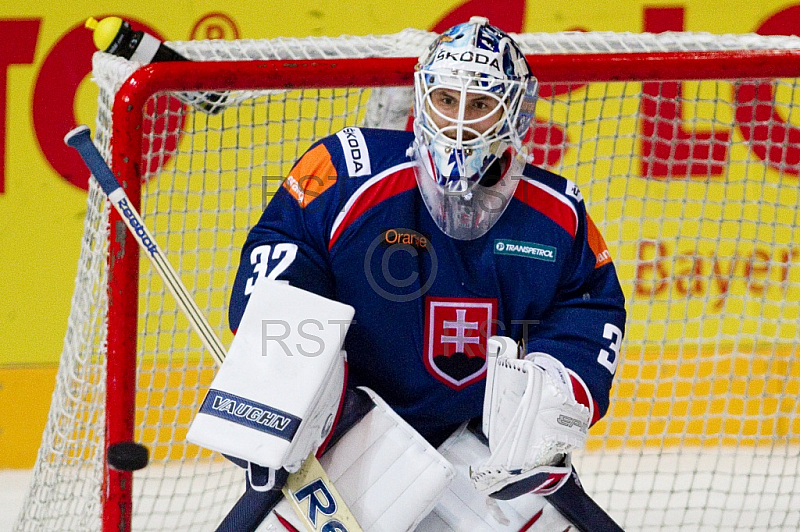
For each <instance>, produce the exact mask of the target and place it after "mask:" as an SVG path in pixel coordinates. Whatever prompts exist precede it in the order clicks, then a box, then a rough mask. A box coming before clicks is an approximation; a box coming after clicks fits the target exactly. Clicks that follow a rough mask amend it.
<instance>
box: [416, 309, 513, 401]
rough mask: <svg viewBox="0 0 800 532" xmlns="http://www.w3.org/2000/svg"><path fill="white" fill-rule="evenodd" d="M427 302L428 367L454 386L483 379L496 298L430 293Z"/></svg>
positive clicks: (425, 354)
mask: <svg viewBox="0 0 800 532" xmlns="http://www.w3.org/2000/svg"><path fill="white" fill-rule="evenodd" d="M425 303H426V308H425V349H424V352H423V356H424V358H425V367H426V368H427V369H428V371H429V372H430V373H431V375H433V376H434V377H436V379H438V380H439V381H441V382H442V383H444V384H446V385H447V386H449V387H450V388H453V389H454V390H461V389H463V388H466V387H467V386H469V385H470V384H472V383H474V382H476V381H478V380H480V379H482V378H483V377H484V375H485V374H486V349H487V342H488V339H489V337H491V336H492V334H494V325H495V322H496V319H497V300H496V299H474V298H440V297H427V298H426V300H425Z"/></svg>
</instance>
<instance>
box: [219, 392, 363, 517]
mask: <svg viewBox="0 0 800 532" xmlns="http://www.w3.org/2000/svg"><path fill="white" fill-rule="evenodd" d="M374 407H375V403H374V402H373V401H372V400H371V399H370V398H369V396H368V395H367V394H366V393H365V392H363V391H360V390H353V389H349V388H348V389H347V391H346V392H345V396H344V405H343V407H342V413H341V416H340V418H339V421H338V423H337V424H336V426H334V428H333V430H332V432H331V436H330V438H329V439H328V442H327V445H326V447H325V450H327V449H330V448H331V447H333V445H334V444H335V443H336V442H337V441H339V439H340V438H341V437H342V436H344V434H346V433H347V431H348V430H350V428H352V427H353V426H354V425H355V424H356V423H358V422H359V421H361V419H363V418H364V416H366V415H367V414H368V413H369V411H370V410H372V409H373V408H374ZM225 457H226V458H228V459H229V460H230V461H232V462H233V463H235V464H236V465H238V466H239V467H242V468H244V469H246V470H247V485H246V487H245V492H244V494H243V495H242V496H241V497H240V498H239V500H238V501H237V502H236V504H235V505H234V506H233V508H231V510H230V512H228V515H226V516H225V518H224V519H223V520H222V522H221V523H220V524H219V526H218V527H217V529H216V532H253V531H254V530H256V529H257V528H258V526H259V525H260V524H261V522H262V521H263V520H264V518H265V517H266V516H267V514H269V512H271V511H272V509H273V508H275V506H276V505H277V504H278V503H279V502H280V500H281V498H283V493H282V492H281V488H282V487H283V485H284V484H285V483H286V479H287V478H288V476H289V472H288V471H286V470H285V469H279V470H277V471H275V470H272V469H269V468H266V467H262V466H259V465H257V464H251V463H249V462H246V461H244V460H240V459H238V458H234V457H231V456H227V455H226V456H225ZM270 482H271V483H272V485H271V487H266V486H268V485H269V484H270Z"/></svg>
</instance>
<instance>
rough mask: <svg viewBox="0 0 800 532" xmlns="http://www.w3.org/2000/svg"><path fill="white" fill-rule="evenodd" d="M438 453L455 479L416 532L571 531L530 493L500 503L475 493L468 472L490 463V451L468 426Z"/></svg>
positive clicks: (539, 499) (562, 520)
mask: <svg viewBox="0 0 800 532" xmlns="http://www.w3.org/2000/svg"><path fill="white" fill-rule="evenodd" d="M439 452H440V453H442V456H444V457H445V458H446V459H447V460H449V461H450V462H451V463H452V464H453V466H454V467H455V470H456V477H455V479H453V482H452V483H451V484H450V487H449V488H448V489H447V491H446V492H445V494H444V495H443V496H442V498H441V499H439V502H438V504H437V505H436V506H435V507H434V509H433V511H431V513H430V514H428V516H427V517H425V519H424V520H423V521H422V522H421V523H420V524H419V526H418V527H417V531H416V532H463V531H465V530H480V531H481V532H489V531H491V532H517V531H519V530H527V531H528V532H538V531H540V532H553V531H561V530H566V529H567V528H569V526H570V522H569V521H568V520H567V519H566V518H564V517H563V516H562V515H561V514H560V513H559V512H558V511H557V510H556V509H555V508H553V507H552V506H551V505H550V504H548V503H547V501H546V500H545V498H544V497H541V496H539V495H535V494H533V493H527V494H525V495H522V496H520V497H518V498H515V499H514V500H508V501H506V500H499V501H498V500H495V499H493V498H490V497H487V496H486V494H484V493H481V492H479V491H478V490H476V489H475V487H474V486H473V485H472V481H471V480H470V477H469V471H470V469H471V468H473V467H475V466H477V465H478V464H481V463H483V462H485V461H486V460H488V459H489V448H488V447H487V446H486V444H485V443H484V442H483V441H482V440H481V439H479V438H478V437H477V436H476V435H475V434H474V433H473V432H472V431H471V430H469V429H467V427H466V425H464V426H463V427H461V428H460V429H459V430H458V431H456V432H455V433H454V434H453V435H452V436H450V438H448V439H447V440H446V441H445V442H444V443H443V444H442V445H440V446H439Z"/></svg>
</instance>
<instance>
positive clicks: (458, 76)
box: [413, 17, 538, 240]
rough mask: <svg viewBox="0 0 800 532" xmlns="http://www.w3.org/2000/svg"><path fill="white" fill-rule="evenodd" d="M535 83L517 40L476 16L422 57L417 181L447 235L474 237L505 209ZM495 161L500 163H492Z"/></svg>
mask: <svg viewBox="0 0 800 532" xmlns="http://www.w3.org/2000/svg"><path fill="white" fill-rule="evenodd" d="M537 89H538V83H537V81H536V78H534V77H533V76H532V75H531V72H530V68H529V67H528V63H527V61H526V60H525V56H524V55H523V53H522V51H521V50H520V49H519V47H518V46H517V44H516V43H515V42H514V41H513V40H512V39H511V37H509V36H508V35H507V34H505V33H504V32H503V31H502V30H499V29H498V28H495V27H494V26H491V25H490V24H489V23H488V21H487V20H486V19H485V18H482V17H472V18H471V19H470V21H469V22H467V23H464V24H459V25H457V26H454V27H453V28H451V29H449V30H447V31H446V32H445V33H443V34H442V35H441V36H440V37H439V38H438V39H437V40H436V41H435V42H434V43H433V44H432V45H431V47H430V48H429V50H428V51H427V52H426V53H425V54H424V55H423V56H422V57H421V58H420V61H419V64H418V65H417V70H416V72H415V74H414V92H415V98H414V115H415V118H414V134H415V137H416V139H415V142H414V145H413V150H414V152H415V155H416V157H417V159H418V161H419V163H420V164H418V168H417V181H418V184H419V188H420V191H421V192H422V196H423V199H424V201H425V205H426V207H427V208H428V211H429V212H430V213H431V216H432V217H433V219H434V221H435V222H436V224H437V225H438V226H439V228H440V229H441V230H442V231H443V232H444V233H445V234H447V235H448V236H450V237H452V238H455V239H459V240H472V239H475V238H479V237H480V236H483V235H484V234H486V232H487V231H488V230H489V229H491V227H492V226H493V225H494V223H496V221H497V219H499V217H500V215H501V214H502V212H503V211H504V210H505V206H507V204H508V201H509V200H510V199H511V196H512V195H513V194H514V190H515V189H516V183H517V181H516V180H515V179H513V174H511V173H510V172H509V169H510V168H509V167H510V163H511V161H512V160H513V159H516V158H517V156H519V155H522V156H524V152H523V141H524V139H525V136H526V134H527V133H528V130H529V129H530V127H531V123H532V121H533V118H534V109H535V106H536V93H537ZM500 159H502V162H503V164H502V165H499V166H498V165H495V163H496V162H497V161H498V160H500ZM493 165H494V166H493ZM517 175H519V174H517ZM510 181H513V183H511V182H510ZM487 208H488V212H485V211H487Z"/></svg>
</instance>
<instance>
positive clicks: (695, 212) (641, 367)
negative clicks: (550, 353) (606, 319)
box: [16, 30, 800, 532]
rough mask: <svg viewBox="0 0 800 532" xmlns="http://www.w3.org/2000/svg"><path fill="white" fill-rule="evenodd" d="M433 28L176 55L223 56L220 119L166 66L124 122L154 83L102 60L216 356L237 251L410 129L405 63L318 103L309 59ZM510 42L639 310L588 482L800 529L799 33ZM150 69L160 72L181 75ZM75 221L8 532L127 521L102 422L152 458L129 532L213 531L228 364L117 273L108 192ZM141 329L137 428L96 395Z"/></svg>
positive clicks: (643, 508)
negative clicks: (286, 180) (313, 157)
mask: <svg viewBox="0 0 800 532" xmlns="http://www.w3.org/2000/svg"><path fill="white" fill-rule="evenodd" d="M433 37H434V36H433V35H432V34H429V33H426V32H421V31H416V30H406V31H404V32H401V33H399V34H395V35H387V36H370V37H341V38H309V39H275V40H269V41H260V40H246V41H197V42H184V43H173V45H174V46H175V47H176V48H177V49H179V51H181V52H182V53H184V54H185V55H186V56H187V57H190V58H191V59H193V60H196V61H214V62H221V63H220V67H219V71H218V73H217V76H216V78H217V79H218V80H219V85H218V86H216V87H211V88H217V89H222V88H224V89H226V90H225V91H224V100H223V105H224V107H225V108H224V110H223V111H221V112H219V113H217V114H213V115H209V114H207V113H204V112H201V111H198V110H196V109H197V106H200V105H203V100H202V98H204V97H209V95H210V99H209V100H208V101H207V102H206V103H207V104H209V105H214V104H219V103H220V99H219V94H220V92H216V93H215V92H213V91H211V92H209V91H208V90H205V89H208V88H209V86H208V85H203V83H207V82H204V81H202V80H201V79H200V77H201V75H202V73H201V72H200V71H201V70H202V69H200V68H199V67H198V68H197V70H198V73H197V77H195V76H193V75H190V73H187V71H186V70H185V69H184V70H180V71H179V70H175V72H179V73H178V74H175V75H174V76H173V79H172V81H170V83H169V84H168V85H169V90H161V89H159V90H158V91H157V92H156V94H155V95H152V96H151V95H150V94H145V96H144V97H142V100H141V101H142V102H143V105H142V107H141V108H136V107H135V106H132V107H133V111H130V113H132V114H133V115H135V116H134V117H133V119H132V122H131V121H129V120H128V118H126V119H122V118H120V114H122V112H121V111H120V112H115V113H113V114H112V109H117V110H119V109H120V107H114V98H115V95H116V94H117V93H118V92H119V91H120V90H123V92H125V94H126V95H130V94H132V92H131V91H132V89H131V86H130V83H127V84H125V83H124V82H125V80H126V79H127V78H128V77H129V76H131V75H132V74H133V75H134V79H137V76H141V78H140V79H143V80H145V81H146V80H149V79H152V77H153V76H155V74H153V76H151V74H152V72H151V71H147V70H146V69H145V70H138V71H137V68H138V67H139V66H140V65H136V64H132V63H129V62H127V61H124V60H121V59H119V58H116V57H112V56H108V55H106V54H97V55H96V56H95V59H94V71H93V76H94V78H95V80H96V81H97V83H98V85H99V86H100V98H99V109H98V116H97V122H96V133H95V135H96V141H97V143H98V145H99V146H100V148H101V151H102V152H103V154H104V156H106V157H107V159H108V160H109V161H110V163H111V165H112V168H114V169H115V170H117V171H118V172H119V173H121V174H124V175H121V176H120V177H121V178H123V179H128V180H129V190H128V192H129V194H131V193H132V192H131V190H132V188H136V184H137V183H139V182H140V181H141V183H142V184H141V211H142V213H143V216H144V218H145V220H146V222H147V223H148V225H149V227H150V229H151V231H152V232H153V234H154V235H155V237H156V238H157V239H158V241H159V244H160V245H161V247H162V248H163V249H164V250H165V251H166V253H167V254H168V257H169V260H170V261H171V263H172V264H173V265H174V266H175V268H176V270H177V271H178V272H179V274H180V275H181V277H182V279H183V282H184V283H185V284H186V285H187V287H189V289H190V290H191V291H192V292H193V293H194V296H195V298H196V300H197V302H198V304H199V306H200V307H201V308H202V309H203V310H204V311H205V312H206V314H207V316H208V317H209V321H210V322H211V324H212V326H214V327H215V328H216V330H217V332H218V334H219V335H220V336H221V337H222V338H223V342H224V343H226V344H228V343H229V342H230V339H231V335H230V332H229V331H228V330H227V326H226V323H227V319H226V316H227V301H228V297H229V294H230V288H231V283H232V281H233V276H234V274H235V271H236V266H237V264H238V261H239V251H240V249H241V245H242V244H243V242H244V238H245V236H246V234H247V231H248V229H249V228H250V227H251V226H252V225H253V224H254V223H255V221H256V220H257V218H258V216H259V215H260V213H261V211H262V209H263V207H264V205H266V203H267V202H268V201H269V198H270V197H271V195H272V193H274V191H275V189H276V188H277V187H278V186H279V185H280V183H281V180H282V179H283V177H284V176H285V175H286V174H287V172H288V170H289V169H290V167H291V165H292V164H293V163H294V161H295V160H296V159H297V158H298V157H299V156H300V155H301V154H302V153H303V151H304V150H305V149H306V148H307V147H308V146H309V145H310V144H311V143H312V142H313V141H314V140H316V139H318V138H320V137H322V136H325V135H329V134H333V133H335V132H336V131H338V130H339V129H341V128H343V127H345V126H349V125H354V124H358V125H365V126H371V127H393V128H404V127H406V123H407V116H408V115H407V111H408V110H409V107H410V102H411V98H410V92H409V90H410V89H408V88H402V87H401V88H386V87H385V88H382V89H380V90H379V89H371V88H370V87H371V86H373V85H375V84H379V85H384V86H385V85H392V83H393V82H392V81H391V80H392V79H401V78H402V75H400V76H395V74H392V68H394V67H396V66H397V65H398V64H399V65H400V66H403V65H408V66H409V67H410V66H411V65H413V61H411V62H405V63H403V62H401V63H392V65H393V67H392V68H390V67H388V66H387V67H386V68H381V63H371V66H369V67H363V68H361V67H358V68H355V69H354V72H355V73H354V74H353V75H352V76H350V77H347V80H348V81H347V83H346V84H343V85H341V86H338V87H334V86H331V85H329V84H326V85H325V87H324V88H303V87H304V86H308V85H305V84H307V83H311V84H312V86H315V87H319V84H318V82H319V80H324V79H328V77H329V76H333V74H331V72H332V71H331V70H328V68H329V67H330V65H328V64H323V63H322V62H320V63H319V65H318V66H317V68H320V69H321V70H318V71H316V74H314V70H313V68H314V67H313V65H311V66H310V65H309V64H310V63H314V60H316V59H342V58H361V57H370V58H383V59H382V60H384V61H387V63H385V64H386V65H388V64H389V58H411V57H417V56H419V55H420V54H421V53H422V51H423V49H424V47H425V46H427V45H428V43H429V42H430V41H431V40H432V39H433ZM518 37H519V41H520V43H521V45H522V47H523V50H524V51H525V53H526V54H529V60H530V62H531V66H532V69H533V71H534V73H535V74H537V75H538V76H539V77H540V78H541V79H542V81H543V85H542V94H541V98H540V101H539V103H538V106H537V125H536V127H535V129H534V131H535V133H534V135H533V138H532V139H531V153H532V155H533V157H534V160H535V161H536V163H537V164H541V165H543V166H545V167H547V168H549V169H551V170H553V171H555V172H558V173H561V174H562V175H564V176H565V177H568V178H569V179H572V180H573V181H575V182H576V183H577V184H578V185H579V186H580V188H581V190H582V193H583V195H584V198H585V200H586V203H587V205H588V209H589V212H590V214H591V215H592V217H593V219H594V220H595V222H596V223H597V225H598V227H599V228H600V230H601V231H602V233H603V234H604V236H605V238H606V241H607V243H608V245H609V249H610V251H611V254H612V257H613V258H614V261H615V263H616V265H617V269H618V271H619V274H620V278H621V281H622V284H623V289H624V290H625V295H626V298H627V308H628V312H629V322H628V330H627V337H626V339H625V341H624V343H623V346H622V350H621V359H620V363H619V367H618V370H617V378H616V381H615V386H614V389H613V391H612V407H611V409H610V411H609V414H608V416H607V417H606V418H605V419H604V420H603V421H601V422H600V423H599V424H598V425H597V426H596V427H594V428H593V430H592V431H591V437H590V441H589V445H588V449H587V451H586V452H585V453H582V454H581V455H580V456H577V457H576V458H575V463H576V465H577V467H578V470H579V472H580V474H581V478H582V480H583V482H584V484H585V486H586V487H587V490H588V491H589V493H590V494H591V495H592V496H593V497H594V498H595V499H596V500H597V501H598V502H599V503H600V504H601V505H602V506H603V507H604V508H606V510H607V511H608V512H609V513H610V514H611V515H612V516H613V517H614V518H615V519H616V520H617V521H618V522H619V523H620V524H621V525H622V526H623V527H624V528H625V529H626V530H646V531H667V530H669V531H687V532H688V531H697V530H720V531H721V530H726V531H727V530H742V531H744V530H748V531H751V530H764V531H766V530H770V531H775V530H782V531H790V530H791V531H795V530H798V529H799V528H800V481H799V480H798V476H799V475H798V474H799V473H800V463H799V460H798V457H799V456H800V406H798V401H797V398H798V395H799V394H800V361H799V360H798V356H799V355H800V353H798V339H799V338H800V214H798V213H800V192H799V191H800V88H798V86H797V79H798V76H800V59H798V58H800V55H799V54H798V52H797V51H798V50H800V39H798V38H794V37H761V36H757V35H742V36H734V35H727V36H718V35H710V34H687V33H666V34H658V35H652V34H641V35H640V34H614V33H576V32H571V33H561V34H525V35H520V36H518ZM276 59H279V60H291V61H285V62H284V63H285V68H282V69H281V68H277V67H276V69H275V70H274V72H278V73H277V74H272V72H273V70H270V75H269V76H264V83H265V84H264V85H263V86H261V87H259V86H258V79H257V76H255V75H254V74H253V73H252V72H249V71H248V69H247V68H246V67H245V66H241V67H240V68H233V69H231V68H230V67H229V65H228V63H226V62H227V61H231V60H236V61H242V62H243V63H241V65H245V64H252V63H253V62H256V61H263V60H276ZM300 63H302V65H301V66H302V68H297V65H298V64H300ZM223 65H228V66H223ZM156 66H158V67H159V68H160V69H161V70H158V71H157V73H158V74H159V76H161V77H160V78H159V79H162V78H163V76H167V77H169V73H168V72H167V73H166V74H165V73H164V69H167V70H169V68H170V67H169V65H163V64H162V65H156ZM183 66H184V67H185V65H183ZM203 66H204V67H205V66H207V65H205V64H204V65H203ZM273 66H274V65H273ZM176 68H177V67H176ZM304 69H311V70H304ZM301 71H302V72H310V73H311V74H310V75H306V74H303V75H302V76H301V74H300V72H301ZM359 72H360V73H361V74H363V76H362V77H359V75H360V74H359ZM381 72H385V73H386V74H385V77H384V78H381ZM148 76H150V77H148ZM273 76H280V84H278V85H276V84H275V80H274V79H273ZM315 76H316V77H315ZM393 76H395V77H393ZM315 79H316V80H317V84H315V81H314V80H315ZM359 79H363V81H361V82H360V84H359V82H358V81H356V80H359ZM403 79H406V80H408V81H410V79H411V78H410V72H408V75H407V77H406V78H403ZM309 80H310V81H309ZM397 84H400V83H397ZM140 85H147V83H145V82H144V81H142V83H140ZM284 86H286V87H291V88H290V89H288V90H286V89H280V88H279V87H284ZM198 88H203V89H204V91H203V92H200V93H198V92H194V93H192V92H189V91H191V90H193V89H198ZM134 100H136V99H135V98H134ZM132 101H133V100H132ZM136 101H138V100H136ZM117 105H119V104H117ZM206 108H207V107H206ZM126 112H129V111H126ZM129 118H130V117H129ZM131 123H133V124H134V125H131ZM120 146H123V147H120ZM125 146H127V147H125ZM130 146H133V147H134V149H133V152H139V151H140V152H141V153H133V152H131V148H130ZM138 147H141V149H140V150H139V149H138ZM126 150H127V151H126ZM137 172H138V173H137ZM85 227H86V228H85V233H84V236H83V241H82V249H81V256H80V264H79V269H78V276H77V279H76V286H75V292H74V296H73V302H72V311H71V315H70V320H69V327H68V331H67V336H66V338H65V343H64V351H63V354H62V358H61V363H60V368H59V372H58V382H57V385H56V391H55V394H54V396H53V403H52V407H51V412H50V417H49V419H48V423H47V427H46V430H45V433H44V435H43V441H42V446H41V449H40V451H39V456H38V460H37V464H36V467H35V473H34V478H33V481H32V485H31V490H30V494H29V496H28V498H27V501H26V504H25V506H24V508H23V512H22V514H21V516H20V521H19V523H18V525H17V528H16V530H19V531H23V530H98V529H100V528H101V527H102V526H105V527H113V524H109V523H110V521H109V520H110V519H112V520H113V519H115V517H108V516H107V515H106V517H104V510H103V508H104V505H105V506H108V501H109V500H113V497H114V495H113V494H111V495H108V493H109V490H104V489H103V486H104V464H103V449H104V435H105V433H106V426H107V425H106V415H107V412H113V415H110V416H109V418H110V420H109V423H111V425H112V428H111V429H109V430H117V429H116V428H113V427H114V426H115V423H117V422H118V421H119V418H120V417H129V418H130V419H128V420H127V421H124V422H123V424H124V423H128V424H132V427H133V429H132V430H134V431H135V439H136V440H137V441H139V442H141V443H144V444H146V445H147V446H148V447H149V448H150V450H151V465H150V466H149V467H147V468H146V469H144V470H143V471H140V472H137V473H136V474H135V475H134V477H133V530H136V531H141V530H165V529H186V530H188V529H191V530H213V529H214V527H215V526H216V524H217V523H218V522H219V521H220V520H221V519H222V517H223V516H224V515H225V513H226V512H227V511H228V510H229V509H230V507H231V506H232V505H233V503H234V502H235V500H236V499H237V497H238V495H239V494H240V493H241V491H242V488H243V476H242V473H241V471H240V470H239V469H237V468H236V467H234V466H232V465H229V464H228V463H227V462H226V461H225V460H224V459H222V458H220V457H219V456H214V455H211V454H210V453H208V452H205V451H202V450H200V449H198V448H197V447H195V446H193V445H190V444H188V443H187V442H186V441H185V440H184V436H185V433H186V431H187V429H188V424H189V422H190V420H191V418H192V416H193V414H194V412H195V411H196V409H197V407H198V405H199V401H200V400H201V399H202V397H203V394H204V392H205V388H206V387H207V386H208V384H209V382H210V380H211V378H212V376H213V374H214V368H215V365H214V362H213V360H212V359H211V357H210V356H209V355H208V354H207V353H204V352H203V350H202V346H201V344H200V342H199V340H198V339H197V338H195V337H194V336H193V334H192V333H191V332H190V328H189V326H188V322H187V320H186V319H185V318H184V317H183V316H181V315H180V312H179V311H178V310H177V308H176V305H175V303H174V302H173V301H171V299H170V297H169V295H168V294H167V293H166V291H165V289H164V287H163V286H162V283H161V281H160V280H159V278H158V275H157V274H155V273H154V272H152V271H151V269H150V266H149V264H147V262H146V261H142V263H141V264H139V263H138V261H136V262H135V264H134V265H133V266H131V265H130V264H128V265H127V266H125V265H124V264H123V263H124V262H125V259H124V256H125V255H126V254H130V253H131V250H130V247H129V246H131V245H134V244H133V241H132V240H130V241H129V242H127V243H126V242H125V240H124V237H123V236H122V235H123V234H124V233H122V232H120V233H117V232H116V224H115V222H114V220H113V218H111V222H109V209H108V206H107V204H106V201H105V197H104V196H103V194H102V192H101V191H99V189H98V188H97V186H96V185H95V184H94V183H93V182H92V183H91V184H90V190H89V196H88V210H87V217H86V226H85ZM109 264H112V265H113V268H117V267H120V264H123V266H122V269H121V270H113V269H112V270H111V271H110V272H109V267H108V266H109ZM126 268H127V269H126ZM109 283H110V286H111V289H110V291H109ZM109 294H110V296H109ZM137 308H138V310H137V311H136V312H133V311H132V309H134V310H136V309H137ZM131 315H132V317H131ZM120 320H122V321H120ZM131 320H132V321H131ZM120 323H124V324H125V325H124V326H121V325H119V324H120ZM131 323H132V325H131ZM126 331H127V332H129V331H134V332H135V334H127V332H126ZM131 336H135V337H136V340H137V341H136V344H135V345H136V351H134V352H132V353H131V354H132V355H133V356H134V360H135V373H136V388H135V403H136V409H135V414H131V415H128V414H126V412H128V410H126V407H125V406H124V405H123V406H120V405H119V404H118V401H117V399H115V398H116V397H117V395H116V393H117V392H116V391H113V390H107V389H106V366H105V362H106V357H107V354H109V353H110V354H111V356H110V358H112V359H114V360H116V359H117V358H119V357H121V356H124V354H125V353H126V352H127V351H130V350H131V349H132V348H133V346H134V344H133V343H132V342H131V341H130V340H131V338H130V337H131ZM118 370H119V368H117V369H116V370H113V371H118ZM109 371H112V370H109ZM131 373H133V372H131ZM122 375H125V372H124V371H123V372H122ZM128 378H129V379H130V385H131V386H133V382H134V381H133V375H132V374H131V375H128ZM105 482H106V485H108V481H107V480H106V481H105ZM112 484H113V483H112ZM103 493H106V496H103ZM117 517H119V516H117ZM107 529H110V528H107Z"/></svg>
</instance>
